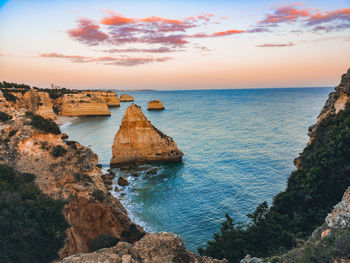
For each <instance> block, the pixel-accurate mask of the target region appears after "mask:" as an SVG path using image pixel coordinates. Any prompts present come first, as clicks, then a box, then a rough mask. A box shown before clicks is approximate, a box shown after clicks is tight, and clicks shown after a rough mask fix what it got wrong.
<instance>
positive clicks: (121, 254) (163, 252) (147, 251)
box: [61, 232, 227, 263]
mask: <svg viewBox="0 0 350 263" xmlns="http://www.w3.org/2000/svg"><path fill="white" fill-rule="evenodd" d="M93 262H104V263H112V262H113V263H184V262H186V263H226V262H227V261H226V260H217V259H212V258H208V257H200V256H198V255H196V254H194V253H192V252H190V251H188V250H186V247H185V243H184V241H183V240H182V239H181V238H180V237H179V236H177V235H174V234H172V233H166V232H163V233H157V234H148V235H146V236H144V237H143V238H142V239H140V240H139V241H137V242H135V243H134V244H133V245H131V244H129V243H126V242H119V243H118V244H117V245H116V246H115V247H111V248H105V249H101V250H98V251H96V252H93V253H88V254H77V255H74V256H70V257H68V258H65V259H64V260H62V261H61V263H93Z"/></svg>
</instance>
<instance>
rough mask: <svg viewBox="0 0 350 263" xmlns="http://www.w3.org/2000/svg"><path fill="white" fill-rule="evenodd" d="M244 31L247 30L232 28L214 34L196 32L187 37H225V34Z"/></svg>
mask: <svg viewBox="0 0 350 263" xmlns="http://www.w3.org/2000/svg"><path fill="white" fill-rule="evenodd" d="M244 32H245V31H244V30H238V29H232V30H226V31H219V32H215V33H213V34H207V33H197V34H194V35H188V36H187V37H188V38H205V37H224V36H230V35H236V34H241V33H244Z"/></svg>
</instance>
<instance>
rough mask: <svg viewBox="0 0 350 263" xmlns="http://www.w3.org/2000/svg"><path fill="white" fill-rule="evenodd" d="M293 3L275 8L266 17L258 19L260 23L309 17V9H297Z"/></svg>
mask: <svg viewBox="0 0 350 263" xmlns="http://www.w3.org/2000/svg"><path fill="white" fill-rule="evenodd" d="M295 5H298V4H294V5H289V6H283V7H278V8H276V10H275V12H274V13H273V14H267V16H266V18H265V19H264V20H262V21H260V22H259V23H260V24H269V25H273V24H279V23H283V22H287V23H288V22H295V21H297V20H298V19H299V18H301V17H309V16H310V10H309V9H297V8H295V7H294V6H295Z"/></svg>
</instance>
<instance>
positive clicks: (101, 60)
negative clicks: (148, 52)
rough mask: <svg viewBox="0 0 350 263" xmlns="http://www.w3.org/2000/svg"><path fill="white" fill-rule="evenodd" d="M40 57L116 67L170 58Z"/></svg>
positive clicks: (56, 54) (42, 55)
mask: <svg viewBox="0 0 350 263" xmlns="http://www.w3.org/2000/svg"><path fill="white" fill-rule="evenodd" d="M40 57H42V58H58V59H65V60H70V61H71V62H73V63H98V64H105V65H117V66H127V67H132V66H139V65H144V64H149V63H154V62H165V61H168V60H170V59H172V57H160V58H154V57H127V56H120V57H85V56H71V55H63V54H58V53H48V54H41V55H40Z"/></svg>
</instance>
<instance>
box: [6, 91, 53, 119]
mask: <svg viewBox="0 0 350 263" xmlns="http://www.w3.org/2000/svg"><path fill="white" fill-rule="evenodd" d="M9 93H11V94H12V95H14V96H16V97H17V100H16V103H14V107H15V108H16V109H25V110H26V111H30V112H33V113H34V114H37V115H40V116H42V117H44V118H47V119H52V120H55V119H56V114H55V113H54V111H53V108H52V107H53V100H52V99H51V98H50V96H49V94H48V93H47V92H44V91H39V90H30V91H26V92H23V93H22V92H11V91H10V92H9Z"/></svg>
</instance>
